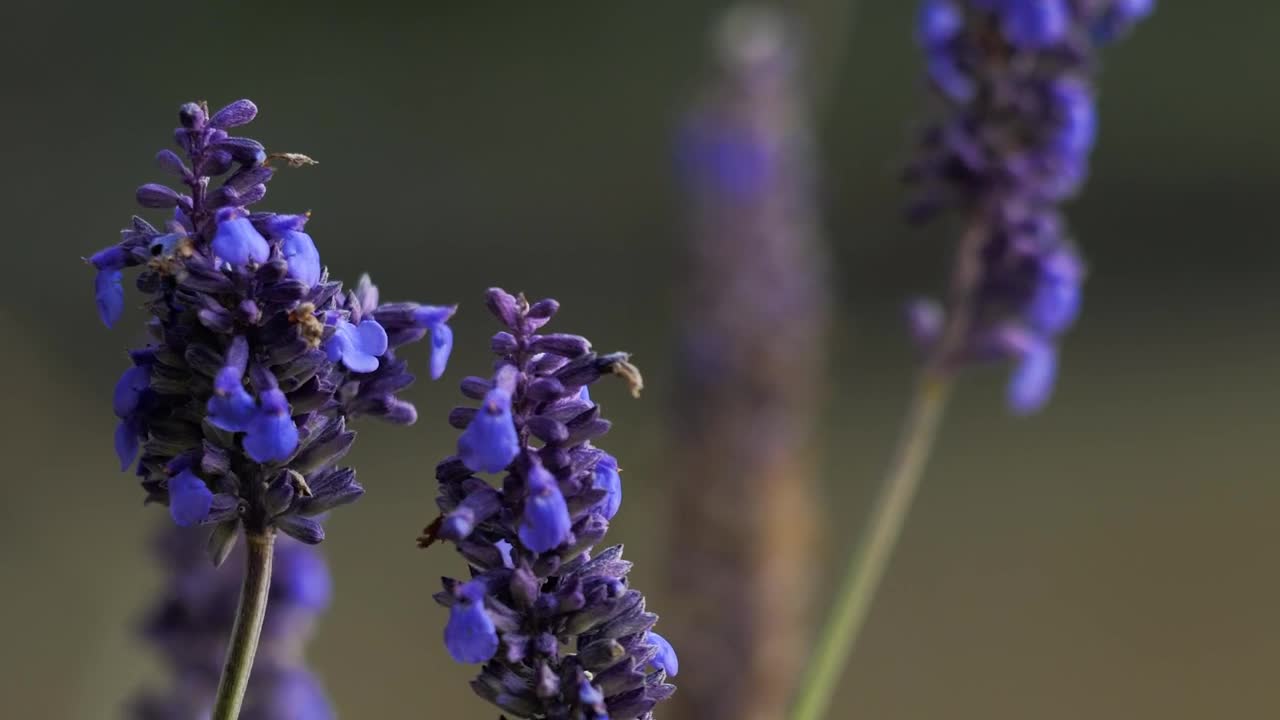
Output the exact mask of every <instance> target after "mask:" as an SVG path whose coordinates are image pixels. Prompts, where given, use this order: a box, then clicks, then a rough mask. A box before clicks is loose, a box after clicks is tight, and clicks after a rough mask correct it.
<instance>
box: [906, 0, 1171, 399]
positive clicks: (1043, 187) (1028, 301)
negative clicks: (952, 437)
mask: <svg viewBox="0 0 1280 720" xmlns="http://www.w3.org/2000/svg"><path fill="white" fill-rule="evenodd" d="M1152 7H1153V2H1152V1H1151V0H1145V1H1140V2H1135V1H1134V0H1091V1H1090V2H1084V1H1083V0H925V2H924V3H923V4H922V5H921V8H920V14H919V20H918V26H917V29H916V38H917V41H918V43H919V44H920V46H921V48H922V49H923V51H924V53H925V56H926V66H927V68H928V74H929V78H930V80H931V81H932V84H933V86H934V88H935V89H936V91H937V95H938V96H939V98H940V99H941V101H942V104H943V107H944V108H945V109H944V111H943V113H942V116H941V117H940V118H939V119H938V121H937V122H936V123H934V124H933V125H932V126H931V127H930V128H929V130H928V131H927V133H926V134H925V140H924V143H923V147H922V152H921V156H920V159H919V161H918V162H917V163H916V164H915V166H914V167H913V168H912V169H911V171H910V173H909V177H910V179H912V180H913V181H915V182H916V183H918V185H919V188H920V194H919V198H918V204H917V206H916V208H915V214H916V215H917V216H918V217H921V218H925V217H931V216H933V215H935V214H937V213H939V212H940V211H945V210H952V211H956V213H957V214H958V215H959V216H960V217H961V218H962V220H963V221H964V222H966V223H968V228H969V229H968V232H967V234H966V236H965V240H964V241H963V243H962V247H961V249H960V259H959V261H958V265H957V271H956V278H955V287H954V288H953V298H952V301H951V302H950V304H949V305H948V306H947V307H946V308H945V309H942V308H939V307H937V306H936V305H933V304H932V303H931V302H930V301H917V302H916V303H915V304H914V306H913V308H912V310H911V313H910V315H911V317H912V318H913V327H912V331H913V334H914V335H915V336H916V338H917V340H918V341H920V342H921V343H922V345H923V349H924V350H925V352H927V353H930V354H931V355H932V356H934V359H935V362H937V363H940V364H942V365H944V366H947V367H952V368H954V367H957V366H960V365H964V364H968V363H972V362H984V361H992V360H1009V361H1011V362H1013V363H1014V365H1015V369H1014V372H1013V374H1012V377H1011V379H1010V384H1009V390H1008V404H1009V407H1010V408H1011V409H1012V410H1013V411H1014V412H1016V413H1020V414H1022V413H1030V412H1035V411H1036V410H1039V409H1040V408H1041V407H1043V406H1044V405H1045V403H1046V402H1048V400H1049V397H1050V395H1051V394H1052V389H1053V384H1054V379H1055V376H1056V374H1057V372H1056V369H1057V351H1056V345H1057V339H1058V336H1059V335H1061V334H1062V333H1063V332H1064V331H1066V330H1067V329H1068V328H1069V327H1070V325H1071V324H1072V322H1074V320H1075V317H1076V314H1077V312H1078V311H1079V307H1080V284H1081V283H1082V281H1083V279H1084V266H1083V263H1082V262H1081V260H1080V258H1079V256H1078V254H1077V252H1076V250H1075V247H1074V245H1073V244H1072V243H1071V241H1070V240H1069V239H1068V238H1067V235H1066V231H1065V230H1064V227H1063V225H1064V223H1063V219H1062V216H1061V213H1060V211H1059V207H1058V206H1059V204H1060V203H1062V202H1063V201H1064V200H1066V199H1068V198H1070V197H1071V196H1072V195H1074V194H1075V193H1076V192H1077V191H1078V190H1079V188H1080V186H1081V184H1082V183H1083V181H1084V178H1085V175H1086V172H1087V168H1088V162H1089V152H1090V151H1091V150H1092V148H1093V144H1094V139H1095V137H1096V134H1097V110H1096V107H1095V99H1094V90H1093V82H1092V81H1093V74H1094V70H1095V68H1096V62H1095V58H1094V56H1095V55H1096V51H1097V49H1098V47H1099V46H1100V45H1102V44H1105V43H1107V42H1110V41H1111V40H1114V39H1116V38H1118V37H1120V36H1121V35H1123V34H1124V33H1125V32H1127V31H1128V30H1129V29H1130V28H1131V27H1132V26H1133V25H1134V24H1135V23H1137V22H1138V21H1139V20H1141V19H1142V18H1143V17H1144V16H1145V15H1147V14H1148V13H1150V12H1151V10H1152ZM921 320H924V321H926V322H927V323H928V324H926V325H922V324H921V323H920V321H921Z"/></svg>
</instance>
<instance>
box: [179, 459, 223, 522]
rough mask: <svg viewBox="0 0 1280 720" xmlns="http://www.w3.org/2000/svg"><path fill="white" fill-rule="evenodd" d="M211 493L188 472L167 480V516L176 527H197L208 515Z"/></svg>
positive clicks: (200, 481)
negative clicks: (170, 516) (171, 518)
mask: <svg viewBox="0 0 1280 720" xmlns="http://www.w3.org/2000/svg"><path fill="white" fill-rule="evenodd" d="M212 504H213V493H212V492H210V490H209V487H208V486H207V485H205V484H204V480H201V479H200V478H198V477H196V476H195V474H193V473H192V472H191V471H190V470H183V471H182V472H180V473H178V474H177V475H174V476H173V477H171V478H169V514H170V515H172V516H173V522H174V523H176V524H177V525H178V527H191V526H193V525H199V524H200V523H201V522H203V521H204V519H205V517H207V516H208V515H209V507H210V506H211V505H212Z"/></svg>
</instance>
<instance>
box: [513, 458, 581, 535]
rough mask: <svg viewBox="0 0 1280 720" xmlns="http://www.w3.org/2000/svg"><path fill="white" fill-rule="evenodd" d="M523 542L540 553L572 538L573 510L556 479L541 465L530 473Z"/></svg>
mask: <svg viewBox="0 0 1280 720" xmlns="http://www.w3.org/2000/svg"><path fill="white" fill-rule="evenodd" d="M528 483H529V496H528V497H527V498H525V501H524V515H523V517H522V521H521V523H520V542H521V543H523V544H524V546H525V547H527V548H529V549H530V550H532V551H533V552H536V553H544V552H547V551H548V550H551V549H553V548H556V547H559V546H560V545H561V544H562V543H564V541H565V540H567V539H568V538H569V527H570V520H569V508H568V506H567V505H566V504H565V501H564V495H562V494H561V493H560V486H559V485H558V484H557V483H556V479H555V477H554V476H553V475H552V474H551V473H549V472H547V470H546V469H545V468H543V467H542V466H541V465H534V466H533V467H532V468H530V470H529V477H528Z"/></svg>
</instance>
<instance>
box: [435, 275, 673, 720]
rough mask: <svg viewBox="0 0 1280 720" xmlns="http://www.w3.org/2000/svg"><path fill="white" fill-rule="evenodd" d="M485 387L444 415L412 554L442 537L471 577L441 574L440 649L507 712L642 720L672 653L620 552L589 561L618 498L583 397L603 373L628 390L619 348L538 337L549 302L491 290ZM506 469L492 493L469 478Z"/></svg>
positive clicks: (469, 386)
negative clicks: (433, 516) (476, 671)
mask: <svg viewBox="0 0 1280 720" xmlns="http://www.w3.org/2000/svg"><path fill="white" fill-rule="evenodd" d="M487 301H488V306H489V309H490V310H491V311H492V312H493V314H494V315H495V316H497V318H498V319H499V320H500V321H501V322H502V324H503V325H504V326H505V327H506V328H507V329H506V330H505V331H503V332H499V333H498V334H497V335H494V337H493V341H492V347H493V350H494V352H495V354H497V355H498V361H497V363H496V370H495V372H494V375H493V377H492V379H486V378H479V377H470V378H467V379H465V380H464V381H463V382H462V391H463V394H465V395H466V396H467V397H470V398H472V399H475V400H478V401H480V402H481V405H480V407H479V408H478V409H475V408H456V409H455V410H454V411H453V412H452V413H451V414H450V417H449V420H450V423H452V424H453V425H454V426H455V427H457V428H460V429H462V430H463V433H462V435H461V436H460V437H459V438H458V455H457V456H455V457H450V458H448V459H446V460H444V461H443V462H441V463H440V465H439V466H438V467H437V468H436V478H437V479H438V480H439V482H440V496H439V498H438V501H437V502H438V504H439V506H440V510H441V511H442V515H441V516H440V518H439V519H437V520H436V522H434V523H433V524H432V525H431V526H430V527H428V529H427V533H426V535H425V536H424V537H423V538H422V540H421V543H422V545H423V546H424V547H425V546H427V545H430V544H431V543H432V542H434V541H435V540H436V539H437V538H439V539H444V540H449V541H451V542H453V543H454V544H455V545H456V546H457V548H458V551H459V553H460V554H461V555H462V556H463V557H464V558H465V559H466V561H467V564H468V566H469V570H470V579H469V580H467V581H465V582H463V581H459V580H454V579H452V578H445V579H444V592H441V593H438V594H437V595H436V600H437V602H439V603H440V604H441V605H444V606H445V607H448V608H449V620H448V623H447V624H446V626H445V632H444V640H445V647H446V648H447V649H448V651H449V654H450V655H451V656H452V657H453V658H454V659H455V660H457V661H458V662H463V663H485V664H484V667H483V668H482V669H481V672H480V675H479V677H477V678H476V680H475V681H473V682H472V688H473V689H474V690H475V691H476V693H477V694H479V695H480V696H481V697H483V698H485V699H486V700H489V701H490V702H492V703H493V704H495V705H497V706H498V707H500V708H502V710H503V711H504V712H506V713H508V714H509V715H511V716H513V717H518V718H547V719H549V720H571V719H573V720H580V719H588V718H589V719H593V720H610V719H611V720H629V719H630V718H650V717H652V714H651V710H652V709H653V707H654V706H655V705H657V704H658V703H659V702H660V701H662V700H665V699H666V698H667V697H669V696H670V695H671V694H672V693H673V692H674V691H675V687H674V686H672V685H669V684H667V682H666V679H667V676H668V675H674V674H675V672H676V670H677V669H678V664H677V661H676V656H675V652H674V650H672V648H671V646H670V644H669V643H667V642H666V641H665V640H663V639H662V638H660V637H659V636H658V635H656V634H655V633H653V632H652V628H653V625H654V623H656V622H657V620H658V618H657V616H656V615H653V614H652V613H649V612H646V611H645V603H644V597H643V596H642V595H641V594H640V593H639V592H638V591H636V590H632V589H630V588H629V587H628V585H627V579H626V575H627V572H628V571H629V570H630V568H631V563H629V562H627V561H625V560H623V559H622V547H621V546H614V547H611V548H609V549H607V550H604V551H602V552H600V553H598V554H595V555H594V556H593V555H592V549H593V547H594V546H595V545H596V544H597V543H599V542H600V541H602V540H603V539H604V535H605V531H606V530H607V529H608V527H609V522H608V516H609V515H611V514H612V512H616V510H617V503H618V502H619V501H620V498H621V491H620V487H619V482H618V480H617V479H616V478H617V461H616V460H614V459H613V458H612V457H610V456H609V455H608V454H607V453H605V452H604V451H602V450H599V449H597V448H595V447H593V446H592V444H591V441H592V440H594V439H596V438H598V437H600V436H601V435H604V434H605V433H606V432H608V430H609V422H608V421H607V420H604V419H602V418H601V417H600V407H599V406H598V405H595V404H594V403H592V402H591V400H590V397H589V395H588V394H587V393H586V392H585V389H586V387H587V386H588V385H590V384H591V383H593V382H595V381H596V380H598V379H600V377H602V376H604V375H608V374H615V375H619V376H621V377H623V378H624V379H625V380H627V381H628V383H630V385H631V388H632V391H633V392H638V391H639V388H640V375H639V373H638V371H637V370H636V369H635V367H634V366H632V365H631V364H630V363H628V362H627V356H626V355H625V354H622V353H614V354H610V355H597V354H596V353H595V352H592V350H591V344H590V343H588V342H587V340H586V339H585V338H582V337H579V336H576V335H562V334H539V333H538V330H539V329H540V328H542V326H543V325H545V324H546V323H547V321H548V320H550V319H551V317H552V316H553V315H554V314H555V312H556V310H557V309H558V308H559V304H558V303H557V302H556V301H554V300H542V301H539V302H537V303H534V304H533V305H530V304H529V303H528V302H527V301H526V300H525V299H524V297H523V296H521V297H512V296H511V295H509V294H507V293H506V292H504V291H502V290H499V289H491V290H490V291H489V293H488V297H487ZM479 472H491V473H497V472H505V473H506V475H505V477H504V479H503V481H502V486H501V489H497V488H494V487H493V486H492V485H490V484H489V483H488V482H486V481H485V480H483V479H481V478H480V477H477V475H476V473H479Z"/></svg>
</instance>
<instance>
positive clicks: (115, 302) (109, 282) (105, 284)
mask: <svg viewBox="0 0 1280 720" xmlns="http://www.w3.org/2000/svg"><path fill="white" fill-rule="evenodd" d="M122 277H123V275H122V273H121V272H120V271H119V270H99V271H98V277H97V279H95V280H94V283H93V296H94V299H95V300H96V301H97V304H98V317H100V318H102V324H103V325H106V326H107V327H113V326H114V325H115V324H116V323H117V322H119V321H120V316H121V315H123V314H124V286H123V285H121V279H122Z"/></svg>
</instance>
